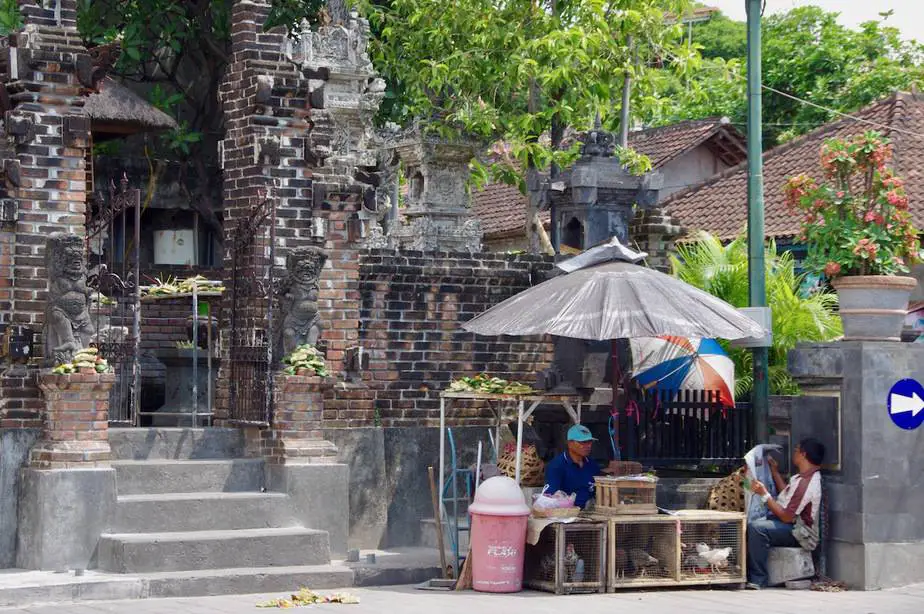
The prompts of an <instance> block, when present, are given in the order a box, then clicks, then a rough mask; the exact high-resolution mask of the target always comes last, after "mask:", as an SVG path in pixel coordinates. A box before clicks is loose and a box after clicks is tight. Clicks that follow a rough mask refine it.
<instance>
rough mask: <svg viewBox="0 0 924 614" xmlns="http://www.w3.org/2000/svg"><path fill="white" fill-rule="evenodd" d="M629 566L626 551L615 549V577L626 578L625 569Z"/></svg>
mask: <svg viewBox="0 0 924 614" xmlns="http://www.w3.org/2000/svg"><path fill="white" fill-rule="evenodd" d="M628 566H629V555H627V554H626V551H625V550H623V549H622V548H616V560H615V565H614V567H615V568H616V577H617V578H625V577H626V568H627V567H628Z"/></svg>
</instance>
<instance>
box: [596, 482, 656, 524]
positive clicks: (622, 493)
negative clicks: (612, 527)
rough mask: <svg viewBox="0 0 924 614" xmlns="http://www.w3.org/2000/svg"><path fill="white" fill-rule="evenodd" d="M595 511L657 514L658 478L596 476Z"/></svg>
mask: <svg viewBox="0 0 924 614" xmlns="http://www.w3.org/2000/svg"><path fill="white" fill-rule="evenodd" d="M594 489H595V495H594V498H595V503H594V513H596V514H603V515H610V514H657V513H658V506H657V504H656V503H655V497H656V494H657V490H658V480H657V478H650V477H647V476H623V477H608V476H600V477H596V478H594Z"/></svg>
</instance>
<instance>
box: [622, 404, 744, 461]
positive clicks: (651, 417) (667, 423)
mask: <svg viewBox="0 0 924 614" xmlns="http://www.w3.org/2000/svg"><path fill="white" fill-rule="evenodd" d="M621 421H622V425H621V426H622V427H623V428H622V429H621V432H622V433H625V434H626V436H625V438H624V441H623V442H622V448H623V450H622V451H623V456H624V458H626V459H629V460H635V461H638V462H641V463H642V464H644V465H649V466H654V467H667V466H690V465H696V466H700V467H702V466H704V465H723V466H724V465H732V464H739V463H740V462H741V459H742V458H743V457H744V454H745V453H746V452H747V451H748V450H749V449H750V448H751V447H752V445H753V443H752V442H753V437H752V433H751V420H750V406H749V405H747V404H743V403H741V404H738V405H737V406H736V407H725V406H724V405H723V404H722V403H721V402H720V401H719V394H718V392H717V391H713V390H669V391H667V390H656V391H648V392H644V393H642V394H641V395H640V396H639V398H638V399H636V400H635V401H633V402H631V403H630V407H629V409H628V411H626V412H624V415H623V416H622V417H621Z"/></svg>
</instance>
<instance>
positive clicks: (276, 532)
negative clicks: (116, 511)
mask: <svg viewBox="0 0 924 614" xmlns="http://www.w3.org/2000/svg"><path fill="white" fill-rule="evenodd" d="M328 563H330V542H329V537H328V534H327V532H325V531H314V530H311V529H305V528H302V527H286V528H265V529H238V530H232V531H222V530H215V531H180V532H162V533H105V534H103V535H101V536H100V540H99V568H100V569H101V570H103V571H109V572H115V573H125V574H134V573H149V572H171V571H188V570H206V569H211V570H215V569H230V568H245V567H291V566H304V565H325V564H328Z"/></svg>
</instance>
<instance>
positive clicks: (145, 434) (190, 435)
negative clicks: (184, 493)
mask: <svg viewBox="0 0 924 614" xmlns="http://www.w3.org/2000/svg"><path fill="white" fill-rule="evenodd" d="M109 445H110V446H111V447H112V458H113V459H114V460H149V459H174V460H188V459H206V458H209V459H216V458H222V459H230V458H240V457H243V456H244V434H243V432H242V431H241V430H240V429H230V428H215V427H210V428H119V429H109Z"/></svg>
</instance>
